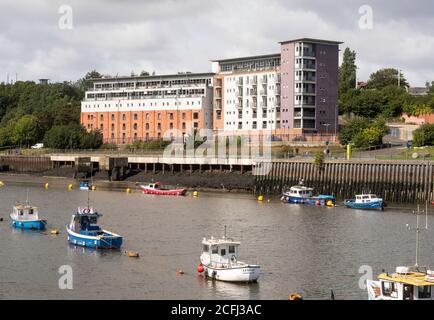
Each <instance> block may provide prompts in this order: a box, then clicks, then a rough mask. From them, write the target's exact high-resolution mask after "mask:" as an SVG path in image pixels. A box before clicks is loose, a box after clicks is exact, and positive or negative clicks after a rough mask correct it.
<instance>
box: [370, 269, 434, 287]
mask: <svg viewBox="0 0 434 320" xmlns="http://www.w3.org/2000/svg"><path fill="white" fill-rule="evenodd" d="M425 276H426V273H423V272H410V273H408V274H406V275H404V274H399V273H393V274H391V275H390V274H387V273H382V274H380V275H379V276H378V279H381V280H387V281H393V282H399V283H406V284H411V285H413V286H432V285H434V282H432V281H428V280H426V278H425Z"/></svg>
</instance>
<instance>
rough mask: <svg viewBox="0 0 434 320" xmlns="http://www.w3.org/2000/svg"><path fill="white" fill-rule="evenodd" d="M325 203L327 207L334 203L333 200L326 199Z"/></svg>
mask: <svg viewBox="0 0 434 320" xmlns="http://www.w3.org/2000/svg"><path fill="white" fill-rule="evenodd" d="M326 205H327V206H329V207H333V206H334V203H333V201H331V200H329V201H327V203H326Z"/></svg>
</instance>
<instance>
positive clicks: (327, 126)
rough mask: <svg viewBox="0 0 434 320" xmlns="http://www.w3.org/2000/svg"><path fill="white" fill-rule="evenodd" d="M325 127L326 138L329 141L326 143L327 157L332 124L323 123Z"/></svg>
mask: <svg viewBox="0 0 434 320" xmlns="http://www.w3.org/2000/svg"><path fill="white" fill-rule="evenodd" d="M322 125H323V126H324V127H326V138H327V141H326V150H327V151H326V152H327V155H328V154H329V141H328V139H329V138H328V135H329V127H330V123H323V124H322Z"/></svg>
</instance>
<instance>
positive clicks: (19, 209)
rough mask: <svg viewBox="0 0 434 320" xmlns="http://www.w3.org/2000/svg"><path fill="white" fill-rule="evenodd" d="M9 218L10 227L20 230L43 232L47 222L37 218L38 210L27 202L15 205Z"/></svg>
mask: <svg viewBox="0 0 434 320" xmlns="http://www.w3.org/2000/svg"><path fill="white" fill-rule="evenodd" d="M9 216H10V218H11V220H12V226H14V227H16V228H20V229H36V230H43V229H45V226H46V224H47V220H44V219H40V218H39V212H38V208H37V207H35V206H32V205H30V204H29V203H28V202H26V203H25V204H22V203H17V204H15V205H14V206H13V210H12V213H11V214H10V215H9Z"/></svg>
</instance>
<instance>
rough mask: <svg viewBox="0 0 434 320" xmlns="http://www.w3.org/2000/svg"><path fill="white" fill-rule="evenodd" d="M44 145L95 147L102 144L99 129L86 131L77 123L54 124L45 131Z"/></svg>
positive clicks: (62, 147)
mask: <svg viewBox="0 0 434 320" xmlns="http://www.w3.org/2000/svg"><path fill="white" fill-rule="evenodd" d="M44 145H45V146H47V147H48V148H53V149H97V148H99V147H100V146H101V145H102V134H101V132H100V131H98V130H97V131H92V132H87V131H86V130H85V129H84V128H83V127H82V126H81V125H79V124H69V125H60V126H54V127H52V128H51V129H50V130H49V131H47V132H46V133H45V137H44Z"/></svg>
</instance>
